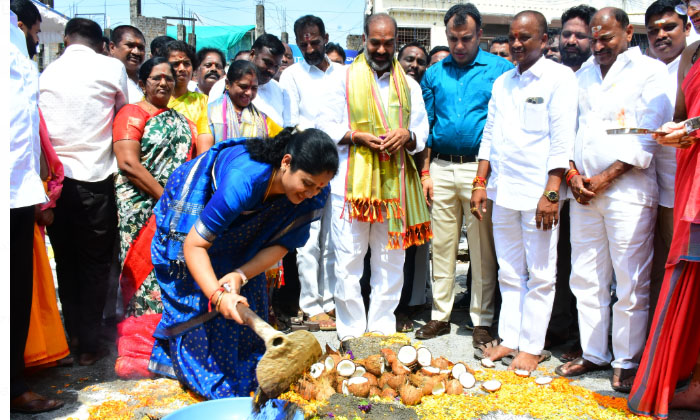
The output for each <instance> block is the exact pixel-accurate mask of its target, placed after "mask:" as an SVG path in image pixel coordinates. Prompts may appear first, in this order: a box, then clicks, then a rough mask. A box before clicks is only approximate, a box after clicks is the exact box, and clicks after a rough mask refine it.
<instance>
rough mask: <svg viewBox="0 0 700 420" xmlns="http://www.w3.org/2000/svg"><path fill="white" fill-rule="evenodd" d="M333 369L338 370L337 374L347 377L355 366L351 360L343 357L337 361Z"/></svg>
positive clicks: (353, 371)
mask: <svg viewBox="0 0 700 420" xmlns="http://www.w3.org/2000/svg"><path fill="white" fill-rule="evenodd" d="M335 369H336V370H337V371H338V375H340V376H345V377H348V376H352V374H353V373H355V369H356V367H355V364H354V363H353V362H352V360H348V359H344V360H341V361H340V362H338V364H337V365H336V366H335Z"/></svg>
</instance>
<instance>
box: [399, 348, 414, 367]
mask: <svg viewBox="0 0 700 420" xmlns="http://www.w3.org/2000/svg"><path fill="white" fill-rule="evenodd" d="M417 357H418V351H417V350H416V348H415V347H413V346H408V345H406V346H402V347H401V348H400V349H399V352H398V353H397V354H396V358H397V359H399V362H401V363H403V364H404V365H405V366H408V367H411V366H413V365H415V364H416V359H417Z"/></svg>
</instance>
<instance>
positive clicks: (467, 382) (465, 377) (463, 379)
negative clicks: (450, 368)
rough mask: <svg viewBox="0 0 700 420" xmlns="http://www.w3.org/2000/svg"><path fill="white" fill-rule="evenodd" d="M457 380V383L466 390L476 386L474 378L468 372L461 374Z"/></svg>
mask: <svg viewBox="0 0 700 420" xmlns="http://www.w3.org/2000/svg"><path fill="white" fill-rule="evenodd" d="M458 379H459V383H460V384H462V386H463V387H464V388H466V389H470V388H473V387H474V385H476V378H475V377H474V375H472V374H471V373H469V372H462V374H461V375H459V378H458Z"/></svg>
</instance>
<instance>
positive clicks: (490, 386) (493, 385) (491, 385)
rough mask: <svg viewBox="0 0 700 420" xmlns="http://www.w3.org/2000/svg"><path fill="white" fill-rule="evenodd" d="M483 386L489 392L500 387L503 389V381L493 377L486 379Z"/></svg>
mask: <svg viewBox="0 0 700 420" xmlns="http://www.w3.org/2000/svg"><path fill="white" fill-rule="evenodd" d="M481 387H482V388H484V389H485V390H487V391H488V392H496V391H498V390H499V389H501V382H500V381H497V380H495V379H492V380H490V381H486V382H484V383H483V384H481Z"/></svg>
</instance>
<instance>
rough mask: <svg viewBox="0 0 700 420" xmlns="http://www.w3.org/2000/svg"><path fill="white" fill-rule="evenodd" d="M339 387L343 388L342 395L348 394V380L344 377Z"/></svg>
mask: <svg viewBox="0 0 700 420" xmlns="http://www.w3.org/2000/svg"><path fill="white" fill-rule="evenodd" d="M341 389H342V390H343V395H350V390H349V389H348V380H347V379H345V380H344V381H343V384H342V385H341Z"/></svg>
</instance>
